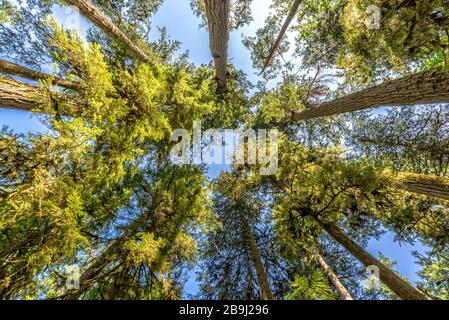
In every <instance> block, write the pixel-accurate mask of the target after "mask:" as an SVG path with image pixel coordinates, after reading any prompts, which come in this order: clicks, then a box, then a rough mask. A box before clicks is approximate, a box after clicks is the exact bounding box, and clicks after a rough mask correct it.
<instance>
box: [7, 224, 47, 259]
mask: <svg viewBox="0 0 449 320" xmlns="http://www.w3.org/2000/svg"><path fill="white" fill-rule="evenodd" d="M51 228H52V227H51V226H45V227H43V228H41V229H38V230H36V231H34V232H32V233H31V234H29V235H26V236H24V237H22V238H20V239H19V240H18V241H16V242H15V243H13V244H12V245H10V246H8V247H6V248H4V249H3V250H1V251H0V258H2V259H4V258H6V257H7V256H8V255H10V254H11V253H13V252H15V251H18V250H20V249H22V248H24V247H25V246H27V245H28V244H30V243H33V242H35V241H36V240H37V239H39V238H40V237H41V236H43V235H44V234H46V233H48V232H49V231H50V229H51Z"/></svg>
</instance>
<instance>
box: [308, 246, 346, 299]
mask: <svg viewBox="0 0 449 320" xmlns="http://www.w3.org/2000/svg"><path fill="white" fill-rule="evenodd" d="M314 254H315V256H316V259H317V261H318V263H319V264H320V266H321V268H322V269H323V270H324V271H325V272H326V274H327V276H328V278H329V280H330V281H331V282H332V284H333V285H334V287H335V289H337V291H338V293H339V294H340V297H341V298H342V299H343V300H353V299H352V296H351V294H350V293H349V291H348V289H346V287H345V286H344V284H343V283H341V281H340V279H339V278H338V276H337V275H336V274H335V273H334V271H332V268H331V267H330V266H329V265H328V264H327V262H326V260H324V258H323V256H322V255H321V254H320V253H319V252H318V250H315V251H314Z"/></svg>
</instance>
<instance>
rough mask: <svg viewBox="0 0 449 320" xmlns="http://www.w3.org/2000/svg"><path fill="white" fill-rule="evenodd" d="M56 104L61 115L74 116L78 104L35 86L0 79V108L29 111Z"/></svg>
mask: <svg viewBox="0 0 449 320" xmlns="http://www.w3.org/2000/svg"><path fill="white" fill-rule="evenodd" d="M48 104H57V105H58V107H62V108H61V109H60V110H59V111H60V113H61V114H63V115H74V114H76V113H77V112H78V111H79V109H80V104H77V103H76V102H74V101H72V100H70V99H69V98H68V97H65V96H63V95H61V94H58V93H51V95H50V94H49V93H48V92H44V91H43V90H40V89H39V88H38V87H36V86H32V85H29V84H24V83H21V82H17V81H15V80H12V79H9V78H4V77H0V107H9V108H15V109H21V110H28V111H31V110H32V109H34V108H36V107H39V106H41V105H48Z"/></svg>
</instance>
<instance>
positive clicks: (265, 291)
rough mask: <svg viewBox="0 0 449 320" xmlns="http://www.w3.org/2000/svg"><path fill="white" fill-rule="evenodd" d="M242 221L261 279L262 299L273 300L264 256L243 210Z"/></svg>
mask: <svg viewBox="0 0 449 320" xmlns="http://www.w3.org/2000/svg"><path fill="white" fill-rule="evenodd" d="M240 221H241V223H242V225H243V229H244V231H245V236H246V240H247V241H248V244H249V247H250V250H251V256H252V258H253V262H254V267H255V268H256V272H257V279H258V280H259V285H260V291H261V294H262V300H271V299H273V296H272V294H271V290H270V285H269V284H268V280H267V275H266V274H265V268H264V266H263V263H262V258H261V256H260V252H259V249H258V248H257V245H256V240H255V239H254V235H253V232H252V231H251V228H250V226H249V224H248V221H247V220H246V218H245V217H244V215H243V213H242V212H241V213H240Z"/></svg>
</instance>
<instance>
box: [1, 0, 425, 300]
mask: <svg viewBox="0 0 449 320" xmlns="http://www.w3.org/2000/svg"><path fill="white" fill-rule="evenodd" d="M270 3H271V1H268V0H256V1H253V5H252V10H253V17H254V21H253V22H252V23H251V24H250V25H249V26H245V27H243V28H241V29H239V30H238V31H234V32H233V33H232V34H231V40H230V48H229V57H230V59H231V62H232V63H233V64H234V65H235V66H236V67H237V68H238V69H241V70H243V71H244V72H245V73H246V74H247V75H248V78H249V80H250V81H251V82H253V83H254V84H255V83H256V82H257V80H258V77H257V75H256V73H255V72H254V70H253V68H252V62H251V59H250V53H249V52H248V50H247V49H246V48H245V47H244V46H243V45H242V43H241V40H242V37H241V35H242V34H244V35H245V36H248V35H250V36H253V35H254V34H255V31H256V30H257V28H259V27H261V26H262V25H263V24H264V20H265V18H266V17H267V15H268V9H269V6H270ZM54 14H55V17H56V18H57V20H58V21H59V22H61V23H63V24H64V23H65V22H66V21H67V17H68V16H71V15H73V12H71V11H70V10H68V9H67V8H65V7H59V8H58V7H55V10H54ZM80 21H81V24H80V30H79V31H80V33H81V35H83V36H85V34H86V31H87V29H88V27H89V25H88V23H87V22H86V21H85V20H84V19H83V18H80ZM199 24H200V20H199V19H198V18H197V17H196V16H194V15H193V14H192V12H191V9H190V3H189V1H188V0H183V1H181V0H165V3H164V5H163V6H162V8H161V9H160V10H159V12H158V13H157V14H156V15H155V16H154V18H153V22H152V26H153V29H152V32H151V34H150V35H151V37H152V38H154V39H156V38H157V37H158V33H157V28H156V27H157V26H159V27H166V28H167V31H168V34H169V35H170V36H171V38H172V39H174V40H179V41H181V42H182V49H181V51H186V50H188V51H189V53H190V60H191V61H192V62H193V63H195V64H198V65H199V64H208V63H209V62H210V60H211V54H210V51H209V48H208V34H207V32H206V30H205V29H200V28H199ZM3 58H7V57H3ZM2 125H7V126H9V128H10V129H13V130H14V131H16V132H24V133H25V132H37V131H41V130H44V129H45V127H44V126H43V125H42V124H41V123H40V122H39V120H38V119H36V117H32V116H31V115H30V113H28V112H24V111H19V110H8V109H2V108H0V126H2ZM222 169H226V167H223V166H213V167H211V168H210V169H209V176H210V177H214V176H216V175H218V174H219V172H220V171H221V170H222ZM425 249H426V248H424V247H423V246H422V245H421V244H415V245H402V246H400V245H399V244H398V243H396V242H394V235H393V234H391V233H387V234H385V235H384V236H383V237H382V238H381V239H380V240H372V241H370V242H369V244H368V247H367V250H368V251H369V252H370V253H371V254H373V255H374V256H377V253H378V252H379V251H380V252H382V253H383V254H384V255H385V256H386V257H388V258H390V259H392V260H396V261H397V266H396V268H397V270H399V271H400V273H401V274H402V275H403V276H405V277H407V278H408V279H410V280H411V281H413V282H415V281H416V280H417V275H416V271H417V265H416V264H415V258H414V257H413V256H412V255H411V251H412V250H417V251H420V252H423V251H424V250H425ZM196 292H197V283H196V281H195V275H194V274H193V272H192V273H191V276H190V280H189V281H188V283H187V286H186V293H187V294H189V293H190V294H194V293H196Z"/></svg>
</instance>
